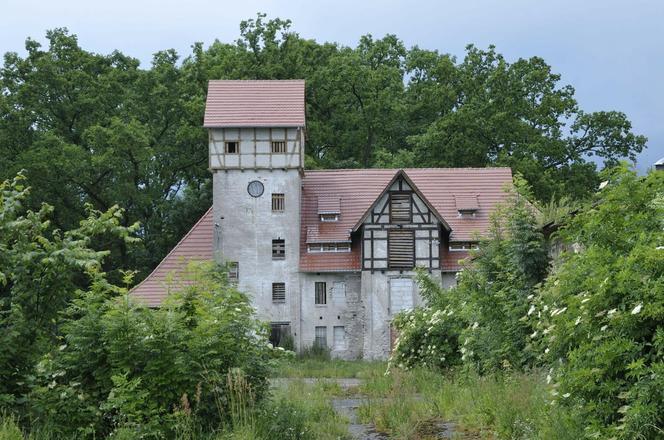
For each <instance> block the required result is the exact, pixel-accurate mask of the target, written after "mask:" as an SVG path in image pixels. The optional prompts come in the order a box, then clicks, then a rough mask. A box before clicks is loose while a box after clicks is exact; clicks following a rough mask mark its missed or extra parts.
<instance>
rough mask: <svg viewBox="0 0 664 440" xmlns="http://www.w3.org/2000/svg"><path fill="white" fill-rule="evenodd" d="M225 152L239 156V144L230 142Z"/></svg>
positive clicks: (227, 143)
mask: <svg viewBox="0 0 664 440" xmlns="http://www.w3.org/2000/svg"><path fill="white" fill-rule="evenodd" d="M225 145H226V147H225V152H226V154H237V153H238V150H239V142H236V141H230V142H226V144H225Z"/></svg>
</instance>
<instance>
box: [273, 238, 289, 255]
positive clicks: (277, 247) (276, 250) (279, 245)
mask: <svg viewBox="0 0 664 440" xmlns="http://www.w3.org/2000/svg"><path fill="white" fill-rule="evenodd" d="M285 258H286V240H282V239H280V238H278V239H276V240H272V259H273V260H283V259H285Z"/></svg>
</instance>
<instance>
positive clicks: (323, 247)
mask: <svg viewBox="0 0 664 440" xmlns="http://www.w3.org/2000/svg"><path fill="white" fill-rule="evenodd" d="M307 251H308V252H310V253H312V254H315V253H318V252H350V243H318V244H310V245H308V246H307Z"/></svg>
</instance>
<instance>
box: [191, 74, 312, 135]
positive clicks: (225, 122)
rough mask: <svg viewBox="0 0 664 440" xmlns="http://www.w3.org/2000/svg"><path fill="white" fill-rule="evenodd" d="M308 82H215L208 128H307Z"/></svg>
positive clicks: (210, 90)
mask: <svg viewBox="0 0 664 440" xmlns="http://www.w3.org/2000/svg"><path fill="white" fill-rule="evenodd" d="M304 125H305V123H304V80H270V81H268V80H259V81H249V80H238V81H230V80H212V81H210V83H209V85H208V94H207V102H206V103H205V119H204V122H203V126H204V127H208V128H213V127H304Z"/></svg>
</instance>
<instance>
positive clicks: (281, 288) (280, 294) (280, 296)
mask: <svg viewBox="0 0 664 440" xmlns="http://www.w3.org/2000/svg"><path fill="white" fill-rule="evenodd" d="M272 302H275V303H283V302H286V283H272Z"/></svg>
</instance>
